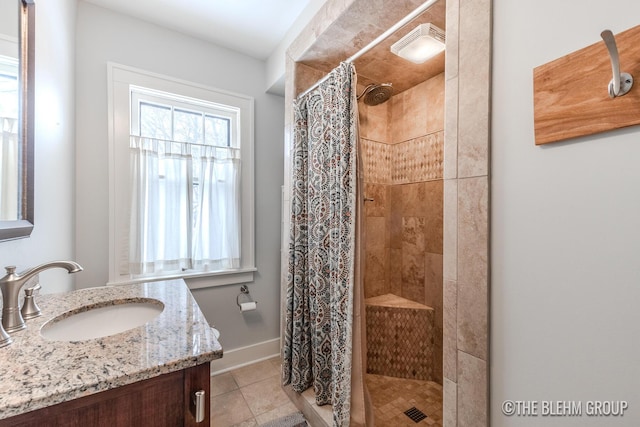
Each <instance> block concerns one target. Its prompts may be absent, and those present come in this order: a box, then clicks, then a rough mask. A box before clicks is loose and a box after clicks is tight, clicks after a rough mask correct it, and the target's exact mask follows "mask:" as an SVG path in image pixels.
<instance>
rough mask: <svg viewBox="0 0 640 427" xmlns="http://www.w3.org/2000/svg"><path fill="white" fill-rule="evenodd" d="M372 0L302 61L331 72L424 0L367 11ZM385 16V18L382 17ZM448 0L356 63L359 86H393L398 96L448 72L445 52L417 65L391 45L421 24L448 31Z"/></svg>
mask: <svg viewBox="0 0 640 427" xmlns="http://www.w3.org/2000/svg"><path fill="white" fill-rule="evenodd" d="M368 1H369V0H358V1H355V2H354V3H353V5H352V6H351V7H350V8H349V9H348V10H347V11H346V12H345V13H343V14H342V15H341V16H340V17H339V18H338V19H337V20H336V21H335V22H334V23H333V24H332V25H330V26H329V28H328V29H327V30H326V31H324V32H323V33H322V34H321V35H320V36H319V37H318V38H317V40H316V42H315V43H314V44H313V46H312V47H311V48H310V49H308V50H307V51H306V52H305V53H304V55H303V56H302V58H301V60H300V62H302V63H304V64H305V65H308V66H310V67H312V68H315V69H317V70H321V71H323V72H329V71H331V70H332V69H333V68H335V67H337V66H338V64H339V63H340V62H341V61H344V60H345V59H347V58H349V57H350V56H351V55H353V54H355V53H356V52H358V51H359V50H360V49H361V48H362V47H364V46H366V45H367V44H368V43H369V42H370V41H372V40H373V39H375V38H376V37H377V36H379V35H380V34H382V33H383V32H384V31H386V30H387V29H388V28H390V27H392V26H393V25H394V24H395V23H396V22H398V21H400V20H401V19H402V18H404V17H405V16H406V15H408V14H409V13H410V12H412V11H413V10H415V9H416V8H417V7H418V6H420V4H422V3H423V2H424V0H405V1H403V2H398V3H397V4H395V5H394V7H393V8H389V9H392V10H386V9H385V10H384V11H380V10H370V9H371V8H369V9H367V4H368ZM381 13H383V15H382V16H381ZM445 17H446V0H440V1H438V2H437V3H435V4H434V5H433V6H431V7H430V8H429V9H427V10H426V11H424V12H423V13H422V14H420V15H419V16H418V17H416V18H415V19H413V20H412V21H411V22H409V23H408V24H406V25H405V26H403V27H402V28H401V29H399V30H398V31H396V32H395V33H394V34H392V35H391V36H389V37H388V38H387V39H386V40H384V41H383V42H381V43H380V44H378V45H377V46H376V47H374V48H373V49H371V50H370V51H369V52H367V53H365V54H364V55H362V56H361V57H360V58H359V59H357V60H355V61H354V65H355V68H356V71H357V73H358V84H362V85H367V84H370V83H387V82H390V83H392V84H393V90H394V93H400V92H403V91H405V90H407V89H409V88H411V87H414V86H416V85H417V84H419V83H422V82H424V81H426V80H428V79H430V78H431V77H434V76H435V75H437V74H440V73H442V72H444V65H445V64H444V59H445V53H444V52H443V53H441V54H440V55H437V56H436V57H434V58H432V59H430V60H428V61H427V62H425V63H423V64H414V63H413V62H409V61H407V60H405V59H403V58H400V57H399V56H396V55H394V54H393V53H391V45H392V44H393V43H395V42H396V41H398V40H400V39H401V38H402V37H404V36H405V35H406V34H407V33H409V32H410V31H411V30H413V29H414V28H416V27H417V26H418V24H422V23H429V22H430V23H432V24H434V25H436V26H437V27H439V28H442V29H443V30H444V29H446V22H445Z"/></svg>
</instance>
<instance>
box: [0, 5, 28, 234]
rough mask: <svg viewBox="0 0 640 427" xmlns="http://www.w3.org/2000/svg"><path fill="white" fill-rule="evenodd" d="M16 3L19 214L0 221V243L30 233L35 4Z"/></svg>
mask: <svg viewBox="0 0 640 427" xmlns="http://www.w3.org/2000/svg"><path fill="white" fill-rule="evenodd" d="M16 1H20V23H19V32H20V37H19V52H20V58H19V66H20V81H19V91H20V97H19V106H18V110H19V113H18V114H19V116H20V126H19V130H20V136H19V138H20V154H19V162H20V173H21V174H22V176H21V177H20V190H19V194H20V199H21V200H20V212H19V219H18V220H16V221H0V241H5V240H13V239H20V238H24V237H29V236H30V235H31V231H33V224H34V221H33V194H34V170H33V163H34V162H33V157H34V142H33V141H34V138H33V134H34V116H35V114H34V112H35V91H34V84H35V51H36V48H35V44H36V38H35V22H36V21H35V16H36V10H35V3H34V0H16Z"/></svg>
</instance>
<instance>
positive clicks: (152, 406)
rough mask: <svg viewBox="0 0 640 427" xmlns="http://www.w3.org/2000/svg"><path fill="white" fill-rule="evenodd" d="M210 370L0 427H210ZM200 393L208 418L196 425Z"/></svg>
mask: <svg viewBox="0 0 640 427" xmlns="http://www.w3.org/2000/svg"><path fill="white" fill-rule="evenodd" d="M209 370H210V365H209V363H203V364H201V365H198V366H194V367H192V368H187V369H184V370H181V371H176V372H171V373H168V374H164V375H160V376H158V377H155V378H150V379H147V380H143V381H139V382H136V383H133V384H129V385H125V386H122V387H117V388H114V389H110V390H106V391H102V392H99V393H95V394H91V395H89V396H85V397H81V398H78V399H74V400H70V401H67V402H62V403H59V404H56V405H53V406H49V407H46V408H42V409H38V410H35V411H32V412H27V413H25V414H21V415H17V416H15V417H11V418H7V419H3V420H0V427H5V426H7V427H8V426H11V427H27V426H29V427H36V426H37V427H45V426H60V427H62V426H65V427H66V426H82V427H84V426H87V427H89V426H91V427H94V426H95V427H102V426H104V427H120V426H122V427H125V426H136V427H137V426H153V427H161V426H166V427H178V426H184V427H205V426H206V427H208V426H209V425H210V401H211V396H210V392H209V390H210V381H211V379H210V372H209ZM70 375H72V373H70ZM199 390H204V391H205V399H204V403H205V411H204V412H205V414H204V421H202V422H200V423H196V419H195V418H194V414H195V407H194V403H193V397H194V393H195V392H196V391H199Z"/></svg>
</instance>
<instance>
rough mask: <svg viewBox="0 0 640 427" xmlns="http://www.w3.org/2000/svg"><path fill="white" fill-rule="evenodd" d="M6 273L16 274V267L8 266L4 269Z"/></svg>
mask: <svg viewBox="0 0 640 427" xmlns="http://www.w3.org/2000/svg"><path fill="white" fill-rule="evenodd" d="M4 269H5V270H6V271H7V274H13V273H15V272H16V266H15V265H9V266H7V267H5V268H4Z"/></svg>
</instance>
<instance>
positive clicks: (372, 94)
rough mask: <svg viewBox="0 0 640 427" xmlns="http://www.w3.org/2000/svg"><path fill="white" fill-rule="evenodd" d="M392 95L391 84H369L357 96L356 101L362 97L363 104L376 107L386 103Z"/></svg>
mask: <svg viewBox="0 0 640 427" xmlns="http://www.w3.org/2000/svg"><path fill="white" fill-rule="evenodd" d="M391 95H393V87H392V86H391V83H380V84H370V85H369V86H367V87H365V88H364V90H363V91H362V93H361V94H360V95H359V96H358V98H357V99H358V100H359V99H360V98H362V97H363V96H364V103H365V104H367V105H378V104H382V103H383V102H386V101H388V100H389V98H391Z"/></svg>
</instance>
